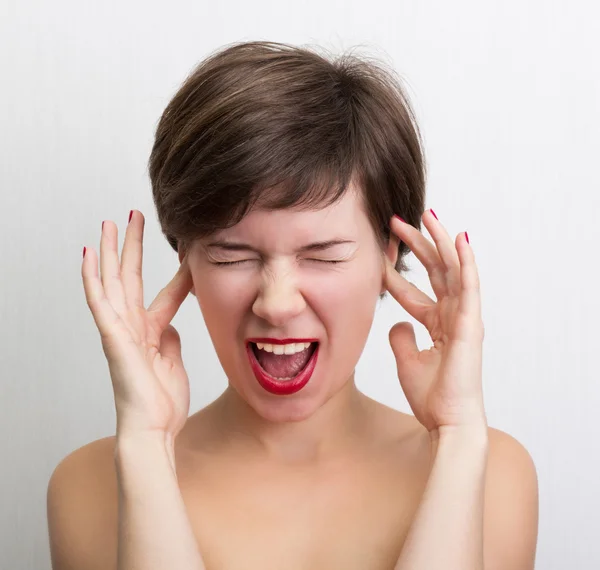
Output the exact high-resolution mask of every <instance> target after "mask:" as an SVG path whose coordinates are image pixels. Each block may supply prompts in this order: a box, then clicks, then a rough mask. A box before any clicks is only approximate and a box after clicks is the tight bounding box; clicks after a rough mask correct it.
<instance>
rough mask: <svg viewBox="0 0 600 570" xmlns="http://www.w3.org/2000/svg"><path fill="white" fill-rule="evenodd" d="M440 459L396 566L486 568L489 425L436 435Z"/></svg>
mask: <svg viewBox="0 0 600 570" xmlns="http://www.w3.org/2000/svg"><path fill="white" fill-rule="evenodd" d="M432 451H433V453H434V460H433V466H432V470H431V473H430V475H429V480H428V481H427V485H426V487H425V491H424V494H423V497H422V499H421V503H420V505H419V507H418V509H417V512H416V515H415V519H414V521H413V524H412V526H411V528H410V530H409V532H408V535H407V537H406V540H405V542H404V546H403V548H402V552H401V555H400V558H399V560H398V563H397V564H396V567H395V570H442V569H443V570H483V506H484V500H483V499H484V488H485V472H486V465H487V455H488V439H487V428H482V429H479V428H477V429H473V430H471V431H467V430H464V431H462V432H442V433H441V434H440V435H439V439H438V438H435V439H433V438H432Z"/></svg>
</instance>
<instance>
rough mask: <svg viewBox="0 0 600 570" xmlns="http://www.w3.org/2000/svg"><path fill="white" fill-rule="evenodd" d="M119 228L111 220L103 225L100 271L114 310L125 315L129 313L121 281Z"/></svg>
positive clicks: (107, 296) (106, 293)
mask: <svg viewBox="0 0 600 570" xmlns="http://www.w3.org/2000/svg"><path fill="white" fill-rule="evenodd" d="M118 238H119V235H118V230H117V226H116V224H115V223H114V222H112V221H111V220H106V221H105V222H104V224H103V227H102V234H101V238H100V273H101V279H102V286H103V288H104V293H105V296H106V298H107V299H108V302H109V303H110V304H111V306H112V308H113V309H114V311H115V312H116V313H117V314H118V315H120V316H122V317H125V315H126V314H127V303H126V302H125V292H124V291H123V284H122V283H121V266H120V264H119V252H118V245H119V243H118Z"/></svg>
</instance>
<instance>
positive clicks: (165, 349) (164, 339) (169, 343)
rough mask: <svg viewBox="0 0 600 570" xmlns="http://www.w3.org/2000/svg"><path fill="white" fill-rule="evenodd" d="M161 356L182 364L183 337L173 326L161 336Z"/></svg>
mask: <svg viewBox="0 0 600 570" xmlns="http://www.w3.org/2000/svg"><path fill="white" fill-rule="evenodd" d="M159 350H160V354H161V356H163V357H167V358H170V359H171V360H172V361H173V362H176V363H181V337H180V336H179V333H178V332H177V329H176V328H175V327H174V326H173V325H167V326H166V327H165V330H164V331H163V333H162V335H161V336H160V349H159Z"/></svg>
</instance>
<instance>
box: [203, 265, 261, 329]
mask: <svg viewBox="0 0 600 570" xmlns="http://www.w3.org/2000/svg"><path fill="white" fill-rule="evenodd" d="M195 283H197V285H196V286H195V291H196V297H197V299H198V303H199V304H200V307H201V309H202V313H203V315H204V317H205V319H206V320H209V319H210V318H211V317H213V316H214V317H215V318H217V319H219V320H221V321H222V320H224V319H223V315H224V314H227V315H229V316H231V315H233V314H235V313H237V312H241V311H243V310H244V309H243V307H246V306H247V304H248V303H249V302H250V297H251V295H252V292H251V291H250V288H249V287H248V280H247V278H246V279H245V278H244V277H243V275H242V274H241V272H240V273H237V274H236V272H227V271H222V272H219V271H208V272H207V273H205V274H204V275H199V276H198V277H197V278H196V279H195Z"/></svg>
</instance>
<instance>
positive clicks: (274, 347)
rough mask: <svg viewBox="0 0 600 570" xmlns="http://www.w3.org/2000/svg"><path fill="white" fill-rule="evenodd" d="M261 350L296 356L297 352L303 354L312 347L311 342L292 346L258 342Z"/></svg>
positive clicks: (297, 343) (257, 344)
mask: <svg viewBox="0 0 600 570" xmlns="http://www.w3.org/2000/svg"><path fill="white" fill-rule="evenodd" d="M256 346H258V348H259V350H266V351H267V352H272V353H274V354H295V353H296V352H302V351H303V350H306V349H307V348H308V347H309V346H310V342H296V343H291V344H265V343H264V342H257V343H256Z"/></svg>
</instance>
